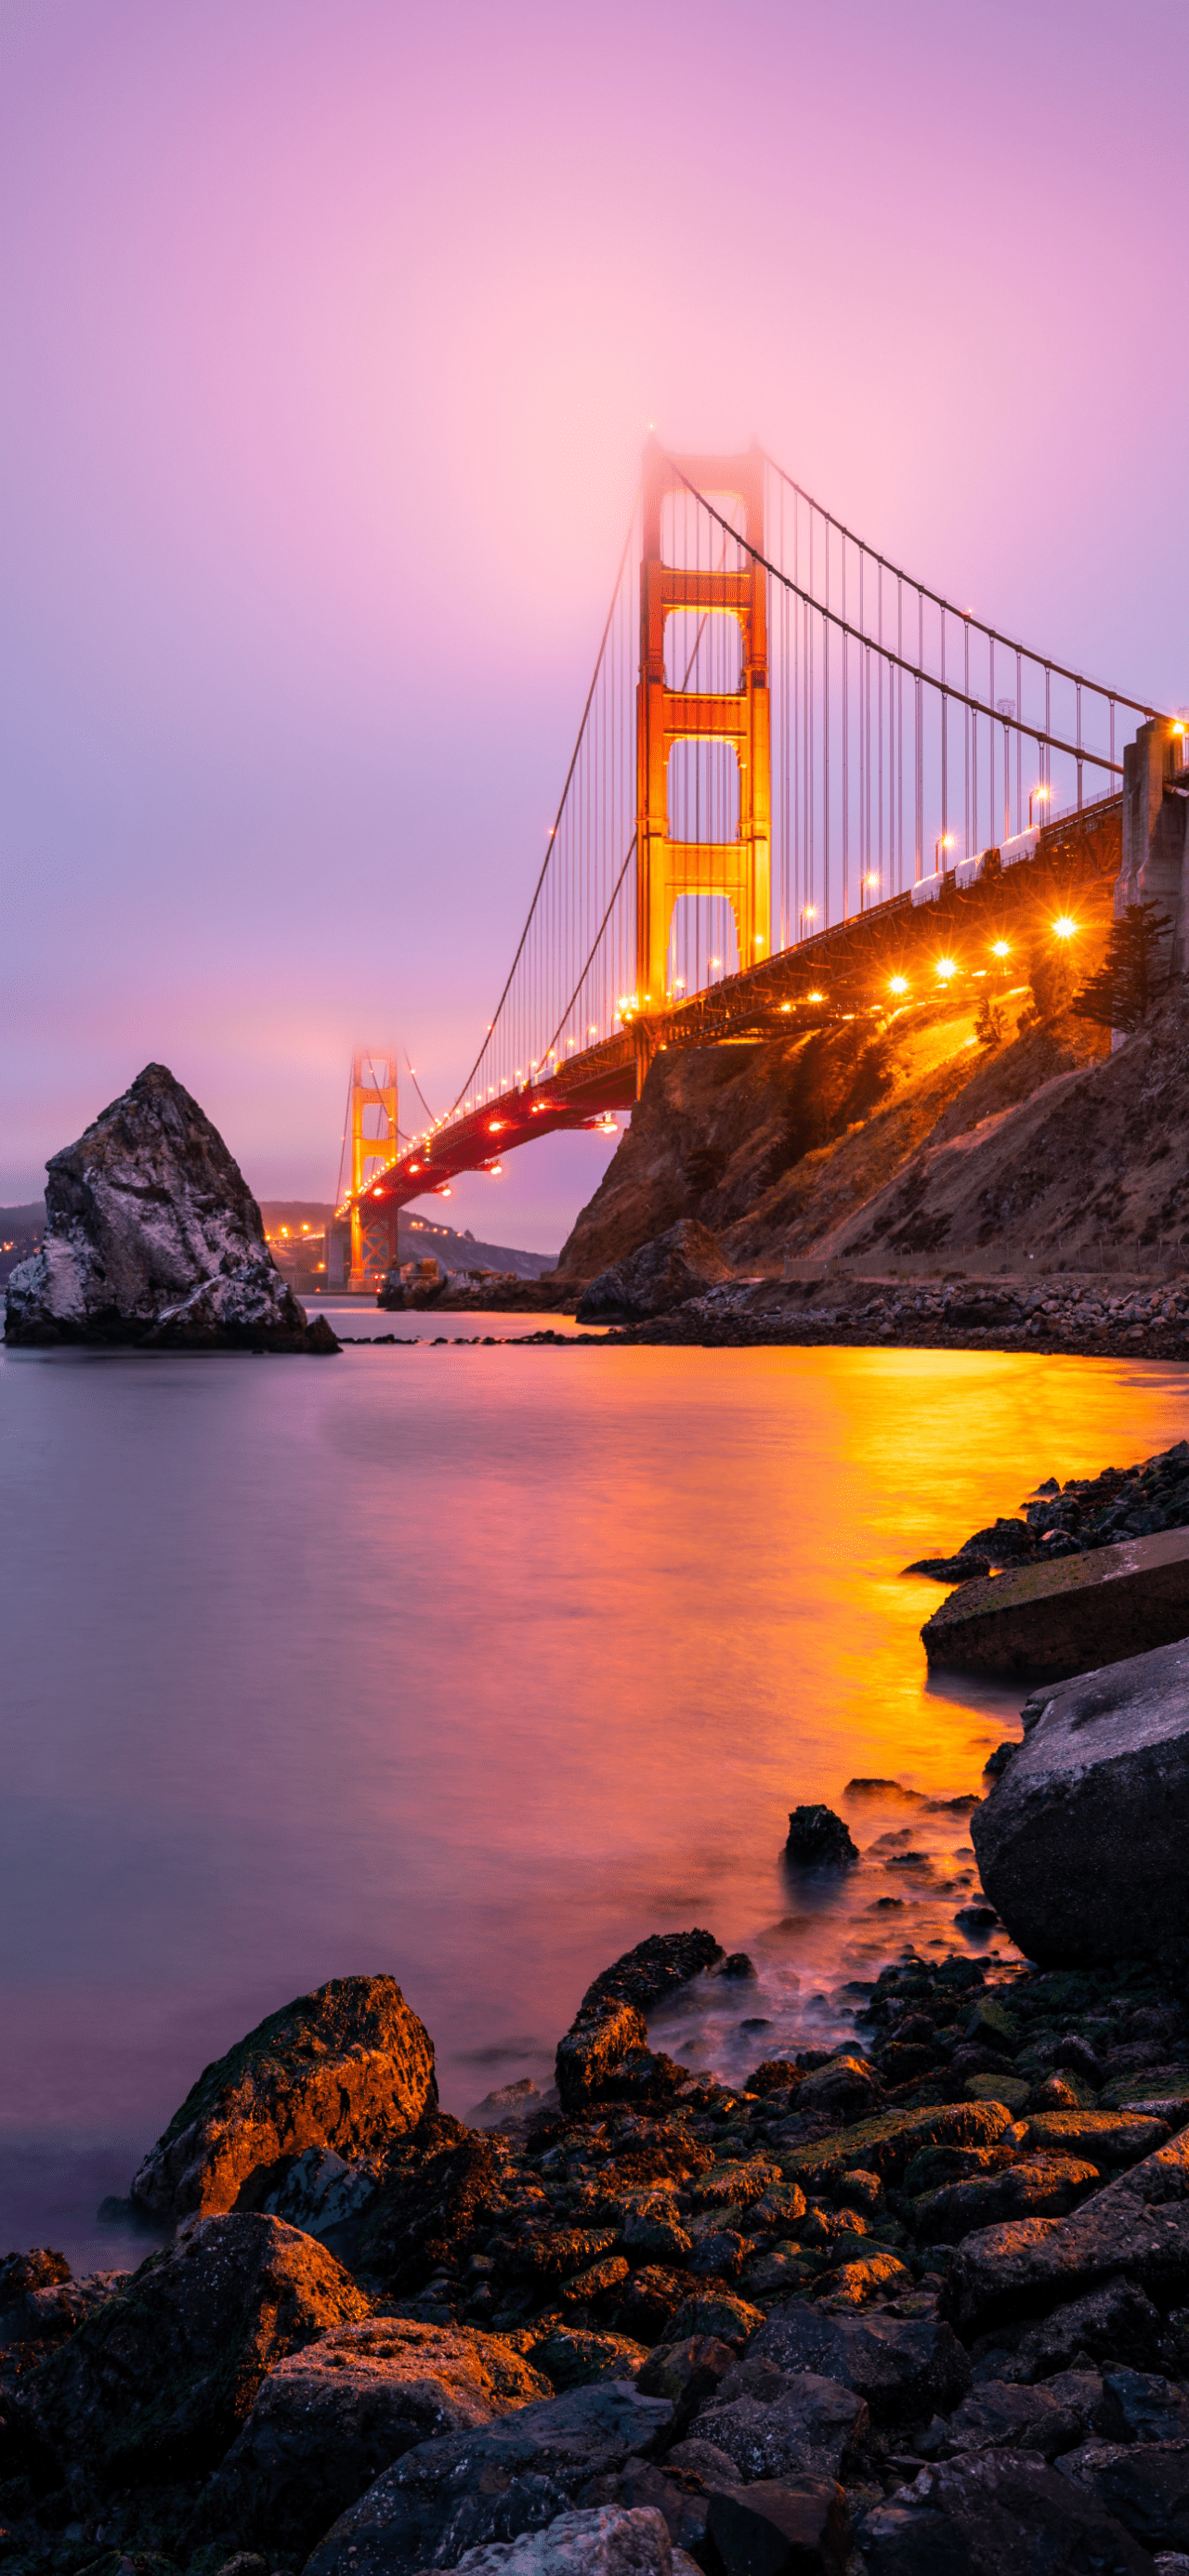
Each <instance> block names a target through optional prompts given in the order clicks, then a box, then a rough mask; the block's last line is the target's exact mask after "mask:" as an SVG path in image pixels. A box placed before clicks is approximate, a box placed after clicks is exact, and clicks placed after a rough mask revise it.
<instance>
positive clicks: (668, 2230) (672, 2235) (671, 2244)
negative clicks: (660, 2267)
mask: <svg viewBox="0 0 1189 2576" xmlns="http://www.w3.org/2000/svg"><path fill="white" fill-rule="evenodd" d="M623 2241H624V2244H625V2246H626V2247H627V2250H628V2254H629V2257H630V2258H631V2260H632V2261H633V2262H637V2261H639V2259H640V2258H641V2256H643V2257H645V2258H646V2259H647V2260H649V2261H655V2262H659V2263H674V2264H683V2263H688V2261H689V2258H690V2255H691V2253H692V2252H693V2239H692V2237H691V2236H690V2235H689V2234H688V2233H687V2231H686V2229H685V2228H684V2227H683V2226H682V2224H681V2220H680V2218H679V2216H678V2214H677V2203H676V2200H675V2199H674V2197H673V2195H672V2193H671V2192H649V2193H648V2194H647V2195H646V2196H645V2197H644V2198H642V2199H641V2200H638V2201H637V2202H636V2204H635V2207H634V2208H631V2209H629V2210H628V2213H627V2216H626V2218H625V2220H624V2228H623Z"/></svg>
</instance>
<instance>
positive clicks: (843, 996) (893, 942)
mask: <svg viewBox="0 0 1189 2576" xmlns="http://www.w3.org/2000/svg"><path fill="white" fill-rule="evenodd" d="M1121 855H1122V798H1121V797H1120V796H1117V795H1116V796H1110V797H1105V798H1103V799H1101V800H1100V801H1099V802H1098V803H1097V804H1095V805H1093V806H1088V807H1087V808H1086V809H1085V810H1084V811H1083V812H1082V813H1078V814H1072V815H1065V816H1062V817H1059V818H1058V819H1057V820H1055V821H1054V822H1053V823H1052V824H1049V825H1046V827H1045V828H1044V829H1043V830H1042V832H1041V833H1040V836H1039V840H1038V843H1037V847H1036V851H1035V854H1034V856H1032V857H1031V858H1029V859H1026V860H1021V861H1020V862H1019V863H1018V864H1017V865H1016V866H1015V867H1012V868H1009V869H1004V870H1003V871H1002V873H1000V872H999V870H998V869H996V868H992V869H991V870H989V871H988V870H986V869H984V872H983V873H982V874H981V875H980V876H979V877H978V878H977V879H976V880H975V882H974V883H973V884H970V885H965V886H960V885H959V884H958V883H957V880H956V878H951V879H949V880H947V882H946V883H945V885H944V887H943V889H942V891H941V893H940V894H939V896H938V897H937V899H936V900H935V901H933V902H929V903H914V901H913V897H912V894H911V892H910V893H907V894H901V895H895V896H893V897H892V898H891V900H890V901H889V902H886V903H880V904H873V905H871V906H870V908H869V909H868V910H867V911H865V912H862V913H858V914H855V915H854V916H853V917H852V918H851V919H850V920H849V921H845V922H839V923H837V924H836V925H835V926H834V928H832V929H823V930H820V931H817V932H815V933H814V935H813V937H812V938H810V939H803V940H801V941H799V942H798V944H797V946H796V947H795V948H785V949H779V950H778V951H777V952H776V954H775V955H774V956H772V957H769V958H768V959H766V961H765V962H764V964H763V965H762V966H752V967H749V968H748V969H747V970H746V971H745V972H742V973H740V974H737V975H731V976H726V977H724V979H723V980H722V982H721V983H718V984H712V985H710V986H709V987H708V988H707V989H706V990H705V991H704V992H700V993H695V994H692V995H691V996H690V998H689V1000H688V1001H684V1002H677V1003H672V1004H671V1005H670V1007H669V1008H668V1009H667V1010H664V1011H657V1012H652V1013H650V1014H649V1015H648V1017H647V1019H643V1018H641V1019H637V1020H635V1021H633V1022H632V1023H631V1024H630V1025H628V1026H626V1027H624V1028H622V1029H620V1030H619V1031H617V1033H616V1035H615V1036H614V1037H611V1038H605V1039H603V1040H602V1041H601V1042H600V1043H599V1044H598V1045H597V1046H592V1047H586V1048H583V1049H582V1050H581V1051H576V1052H575V1053H574V1054H573V1055H571V1056H569V1057H568V1058H566V1059H564V1060H559V1061H558V1062H557V1063H556V1064H555V1065H554V1066H553V1067H552V1068H551V1069H550V1070H548V1071H547V1072H540V1073H538V1075H537V1077H536V1079H535V1081H534V1082H532V1083H526V1084H524V1085H523V1087H521V1088H519V1089H517V1090H513V1091H506V1092H503V1093H501V1094H499V1095H498V1096H497V1097H492V1098H490V1099H488V1100H486V1101H484V1102H482V1103H479V1102H476V1103H475V1105H474V1106H473V1107H472V1108H471V1109H469V1110H467V1109H463V1110H462V1111H460V1112H457V1113H455V1114H453V1115H452V1116H451V1117H450V1118H448V1119H445V1120H443V1122H442V1124H441V1125H440V1126H439V1127H436V1128H435V1129H434V1130H433V1132H432V1134H431V1135H430V1136H429V1137H428V1138H423V1139H422V1141H421V1142H420V1143H418V1144H415V1145H412V1146H410V1147H409V1149H408V1151H407V1153H405V1154H402V1155H401V1156H400V1158H399V1160H398V1161H397V1162H395V1163H393V1164H391V1165H390V1167H389V1169H388V1170H387V1171H386V1172H385V1173H383V1175H382V1176H381V1178H380V1179H379V1180H378V1181H375V1182H373V1183H372V1184H371V1186H370V1187H369V1189H368V1190H367V1191H366V1193H365V1194H364V1196H365V1198H366V1201H367V1204H368V1213H369V1215H374V1216H379V1215H380V1214H381V1213H382V1214H384V1215H387V1216H388V1217H389V1218H390V1220H391V1226H392V1229H393V1233H394V1234H395V1225H396V1216H397V1211H398V1210H399V1209H400V1208H402V1207H407V1206H408V1205H409V1203H410V1201H411V1200H413V1199H418V1198H423V1197H424V1196H425V1195H426V1194H427V1193H428V1192H431V1191H434V1190H439V1189H441V1188H442V1186H443V1184H445V1183H448V1182H449V1181H451V1180H452V1179H454V1178H456V1177H457V1176H458V1175H459V1174H460V1173H462V1172H474V1171H482V1170H486V1169H489V1168H490V1166H491V1165H492V1164H493V1163H494V1162H495V1161H496V1160H497V1159H498V1158H499V1157H500V1156H501V1155H503V1154H506V1153H510V1152H511V1151H512V1150H513V1148H514V1147H515V1146H517V1145H525V1144H529V1143H531V1142H532V1141H533V1140H534V1138H537V1137H541V1136H549V1135H554V1134H556V1132H557V1131H558V1129H559V1128H572V1127H584V1126H591V1125H593V1124H594V1123H595V1122H596V1121H597V1120H598V1119H599V1118H601V1117H606V1116H607V1114H608V1113H609V1112H611V1111H613V1110H617V1109H618V1110H623V1109H629V1108H631V1107H632V1105H633V1103H634V1102H635V1100H636V1099H637V1097H638V1094H639V1086H640V1081H641V1079H642V1077H643V1074H644V1072H645V1071H646V1070H647V1066H648V1064H649V1063H650V1062H651V1060H652V1058H653V1056H654V1055H656V1054H658V1053H660V1052H661V1051H662V1050H663V1049H665V1048H668V1047H691V1046H715V1045H722V1044H724V1043H735V1044H739V1043H741V1042H745V1041H747V1040H749V1039H751V1040H759V1039H763V1038H771V1037H776V1036H779V1035H781V1034H782V1033H783V1034H786V1035H787V1034H789V1033H790V1032H792V1031H797V1032H800V1031H808V1030H810V1029H812V1028H818V1027H822V1026H824V1025H827V1024H831V1023H833V1022H835V1021H838V1020H842V1019H846V1018H855V1017H857V1015H858V1014H859V1013H860V1012H866V1011H873V1010H880V1009H886V1008H887V1006H888V1003H889V999H891V998H892V997H891V996H890V994H889V986H890V983H891V979H892V978H893V977H899V976H903V978H904V980H905V985H906V987H907V988H908V989H907V993H906V995H905V998H906V999H908V998H910V997H915V998H916V999H918V1000H919V999H920V998H921V992H922V978H923V977H925V976H928V978H929V983H928V986H927V988H926V989H928V990H929V991H930V992H935V991H936V989H937V975H936V970H937V964H938V960H939V959H941V958H943V957H948V958H952V959H953V960H954V967H955V978H954V981H955V983H956V984H957V985H958V986H961V985H962V984H963V983H964V982H968V981H969V980H970V979H972V978H973V977H974V976H975V975H976V974H978V973H979V972H980V971H981V972H982V973H985V972H986V971H987V957H988V951H989V949H990V946H991V943H992V941H994V940H996V939H1000V938H1002V939H1005V940H1007V941H1008V943H1009V949H1014V948H1016V947H1017V946H1018V943H1019V940H1020V937H1021V935H1022V934H1027V933H1029V932H1031V930H1032V928H1033V926H1034V925H1035V927H1036V928H1038V929H1039V928H1040V927H1041V926H1042V925H1043V921H1044V919H1045V917H1046V915H1050V916H1051V914H1052V913H1053V911H1055V910H1056V911H1060V910H1062V909H1066V908H1068V905H1069V903H1070V902H1071V900H1072V899H1073V898H1074V896H1075V894H1076V890H1077V888H1078V887H1079V886H1080V885H1085V884H1087V882H1088V881H1092V880H1095V879H1098V880H1101V879H1103V878H1105V877H1114V876H1115V875H1117V873H1118V869H1119V865H1120V861H1121ZM1021 962H1022V961H1021ZM1005 971H1010V969H1006V970H1005ZM377 1202H378V1203H379V1204H378V1205H377Z"/></svg>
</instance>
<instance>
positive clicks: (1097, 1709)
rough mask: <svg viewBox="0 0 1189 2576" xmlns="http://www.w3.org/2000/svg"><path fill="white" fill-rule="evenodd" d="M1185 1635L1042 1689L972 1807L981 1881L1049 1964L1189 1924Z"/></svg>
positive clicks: (1015, 1933)
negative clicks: (1038, 1707) (991, 1784)
mask: <svg viewBox="0 0 1189 2576" xmlns="http://www.w3.org/2000/svg"><path fill="white" fill-rule="evenodd" d="M1187 1826H1189V1644H1184V1645H1172V1646H1160V1647H1157V1648H1156V1649H1155V1650H1154V1651H1153V1652H1152V1653H1150V1654H1146V1655H1134V1656H1131V1657H1130V1658H1128V1660H1127V1661H1125V1662H1123V1663H1116V1664H1110V1665H1107V1666H1106V1667H1105V1668H1104V1669H1102V1670H1100V1671H1098V1672H1094V1673H1089V1674H1086V1675H1084V1676H1082V1678H1080V1679H1079V1680H1076V1681H1071V1682H1065V1683H1062V1684H1060V1685H1058V1686H1057V1687H1055V1688H1054V1689H1053V1690H1052V1692H1051V1693H1050V1695H1049V1697H1048V1699H1047V1701H1046V1703H1045V1705H1044V1708H1043V1710H1042V1712H1041V1714H1040V1715H1039V1716H1038V1717H1037V1719H1036V1720H1035V1723H1034V1724H1033V1725H1032V1726H1030V1728H1029V1730H1028V1733H1027V1735H1026V1737H1025V1740H1024V1742H1023V1744H1022V1745H1021V1746H1020V1747H1019V1750H1018V1752H1017V1754H1016V1756H1015V1759H1014V1760H1013V1761H1012V1763H1011V1764H1010V1765H1009V1767H1008V1769H1007V1770H1006V1771H1005V1773H1004V1774H1003V1777H1002V1779H1001V1780H999V1781H998V1783H997V1784H996V1786H995V1788H994V1789H993V1790H992V1792H991V1795H990V1797H989V1798H987V1799H986V1800H985V1801H984V1803H983V1805H982V1806H981V1807H980V1808H979V1810H978V1812H977V1814H976V1815H975V1816H974V1817H973V1818H972V1820H971V1833H972V1836H973V1840H974V1846H975V1850H976V1853H977V1855H978V1862H979V1869H980V1872H981V1875H982V1881H983V1886H984V1887H985V1889H986V1892H987V1896H988V1898H989V1899H990V1901H991V1903H992V1904H993V1905H995V1906H996V1907H997V1909H998V1911H999V1913H1000V1915H1001V1916H1002V1918H1003V1921H1004V1923H1005V1925H1006V1926H1007V1929H1008V1931H1009V1932H1010V1933H1011V1936H1012V1938H1013V1940H1016V1941H1018V1942H1019V1944H1020V1946H1021V1948H1022V1949H1024V1950H1025V1951H1026V1952H1027V1954H1028V1956H1029V1957H1030V1958H1033V1959H1037V1960H1039V1961H1041V1962H1042V1963H1043V1964H1051V1965H1054V1966H1061V1965H1070V1966H1076V1965H1087V1964H1090V1963H1093V1962H1096V1961H1099V1960H1101V1961H1105V1962H1111V1961H1114V1960H1115V1959H1117V1958H1119V1957H1121V1956H1125V1957H1132V1956H1135V1955H1136V1954H1139V1953H1144V1952H1149V1951H1152V1950H1155V1949H1158V1948H1159V1947H1160V1946H1161V1944H1162V1943H1164V1942H1167V1941H1168V1940H1169V1939H1170V1938H1172V1937H1173V1936H1175V1935H1182V1934H1184V1933H1185V1932H1186V1931H1189V1880H1187V1879H1186V1875H1185V1872H1184V1869H1183V1867H1182V1859H1183V1853H1184V1848H1185V1836H1186V1828H1187Z"/></svg>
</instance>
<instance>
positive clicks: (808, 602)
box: [666, 456, 1159, 778]
mask: <svg viewBox="0 0 1189 2576" xmlns="http://www.w3.org/2000/svg"><path fill="white" fill-rule="evenodd" d="M666 463H668V464H670V465H671V466H672V468H673V471H674V473H675V474H679V475H680V476H681V480H682V482H683V483H684V484H685V486H686V489H687V491H689V492H692V494H693V496H694V499H695V501H698V502H700V503H701V506H702V508H703V509H704V510H705V511H707V512H708V514H709V516H710V517H711V518H712V519H716V520H717V521H718V524H719V526H720V528H729V522H728V521H727V520H726V519H724V517H723V514H722V512H721V510H716V509H715V506H714V503H713V501H708V500H707V498H706V495H705V493H704V492H699V490H698V487H697V485H696V483H691V482H690V480H689V477H688V475H687V474H685V473H684V472H683V471H682V468H681V466H680V465H679V463H678V461H677V459H676V457H675V456H670V457H668V458H666ZM777 470H778V471H779V468H778V469H777ZM822 515H823V517H824V516H825V513H824V512H823V514H822ZM835 524H837V523H836V522H835ZM729 533H730V534H731V535H732V536H733V535H734V534H735V531H734V529H733V528H731V529H729ZM738 542H739V544H740V545H741V546H745V547H746V549H747V552H748V554H749V555H750V556H751V558H752V560H753V562H754V563H757V564H759V565H760V566H761V567H762V569H763V571H765V572H766V573H770V574H771V577H772V579H773V581H778V582H780V583H782V585H783V587H784V588H785V589H786V590H789V591H791V592H792V593H793V595H794V597H795V598H797V599H799V600H802V601H803V602H804V605H805V607H806V608H807V609H811V610H812V611H813V614H814V615H815V616H816V617H820V618H822V619H824V620H825V622H826V623H827V624H828V625H830V626H836V627H837V628H838V629H839V632H840V633H841V634H843V635H850V636H852V637H853V638H854V639H855V641H856V642H858V643H861V644H863V645H865V646H866V648H867V650H868V652H873V653H877V654H879V655H881V656H882V658H883V660H884V661H885V662H890V663H891V664H893V666H894V667H895V669H896V670H898V671H907V672H908V674H909V676H910V678H911V679H914V680H922V681H923V682H924V684H925V686H926V688H930V689H936V690H937V692H938V694H939V696H940V697H942V698H945V699H952V700H953V703H954V705H955V706H958V707H966V708H968V709H970V710H972V711H973V712H974V714H975V715H980V716H985V715H986V714H987V713H988V708H987V702H986V700H985V698H976V697H972V696H971V695H970V694H969V693H968V692H967V691H966V690H965V689H959V688H955V686H954V684H953V682H952V680H947V679H944V678H941V679H939V678H938V677H937V674H936V673H935V672H933V671H926V670H924V669H922V668H921V667H920V666H919V665H918V664H917V663H915V662H909V661H906V660H905V657H904V655H903V654H902V653H894V652H893V651H892V648H891V646H890V644H879V643H877V642H876V640H875V638H874V637H873V636H871V635H865V634H864V633H863V632H862V629H861V628H860V627H858V626H851V625H849V624H848V622H847V620H846V619H845V618H844V617H840V616H839V615H838V613H837V610H836V609H833V608H827V607H826V605H825V603H824V601H823V600H820V599H818V598H816V597H815V595H814V593H813V592H812V591H808V590H805V589H804V588H803V587H802V585H801V584H800V582H797V581H794V580H793V579H792V578H791V576H790V575H789V574H788V573H787V572H782V570H781V568H780V565H779V564H774V563H773V562H772V561H771V560H770V558H769V557H768V556H767V555H766V554H763V553H762V552H761V550H760V548H759V546H755V545H753V544H752V542H751V539H750V537H746V536H741V537H740V538H739V540H738ZM858 542H859V540H858V539H857V538H856V539H855V540H854V543H855V544H858ZM867 552H868V553H871V549H870V548H868V549H867ZM872 560H873V561H875V560H877V558H876V557H875V556H874V555H872ZM888 569H889V570H891V569H893V567H891V566H889V567H888ZM925 596H926V597H927V598H936V593H935V592H932V591H928V592H926V593H925ZM940 604H941V606H942V608H943V610H944V611H945V612H946V613H947V614H949V615H950V616H959V617H960V616H961V614H962V612H961V610H960V609H948V610H947V609H946V603H945V602H944V601H942V602H941V603H940ZM969 622H970V623H971V624H976V623H977V620H975V619H971V620H970V621H969ZM989 631H990V630H989V629H988V628H984V629H983V632H984V633H989ZM1004 640H1005V639H1004V638H1003V637H1000V638H999V641H1000V642H1003V641H1004ZM1020 649H1021V651H1024V652H1026V651H1027V647H1026V646H1021V648H1020ZM1041 658H1042V657H1041V656H1040V655H1039V654H1036V655H1030V656H1029V659H1031V660H1036V661H1040V660H1041ZM1047 667H1048V668H1049V669H1050V670H1054V671H1055V670H1056V669H1057V668H1058V665H1057V664H1056V663H1055V662H1053V663H1051V664H1049V665H1048V666H1047ZM1085 685H1086V686H1087V687H1088V688H1092V689H1095V690H1096V691H1097V690H1098V683H1097V681H1095V680H1090V681H1087V682H1086V684H1085ZM1099 694H1101V695H1102V696H1103V697H1110V696H1111V695H1114V697H1115V700H1116V703H1117V704H1118V705H1120V706H1128V707H1131V708H1133V709H1135V710H1137V711H1138V712H1139V713H1140V714H1143V715H1158V714H1159V709H1157V708H1154V707H1144V706H1142V705H1141V702H1140V700H1139V699H1138V698H1124V697H1122V696H1121V695H1120V694H1119V692H1118V691H1114V692H1112V691H1110V690H1108V689H1103V690H1101V691H1100V692H1099ZM992 712H993V711H992ZM1002 722H1003V723H1004V724H1006V725H1010V726H1011V727H1012V729H1013V730H1014V731H1015V732H1016V733H1021V734H1027V736H1028V739H1029V741H1030V742H1036V743H1046V744H1047V745H1048V747H1049V749H1050V750H1051V751H1060V752H1064V753H1065V754H1066V755H1067V756H1068V758H1069V759H1070V760H1083V761H1085V760H1088V761H1089V762H1090V764H1091V766H1092V767H1093V768H1095V769H1108V770H1110V771H1111V772H1112V774H1113V775H1114V776H1115V777H1118V778H1121V777H1122V775H1123V764H1122V761H1120V760H1110V759H1108V758H1107V756H1106V754H1105V753H1103V752H1099V751H1088V750H1087V749H1086V747H1085V745H1084V744H1080V745H1079V744H1078V743H1076V742H1066V741H1065V740H1064V738H1063V736H1062V735H1060V734H1056V733H1048V732H1046V731H1045V730H1044V728H1043V727H1042V726H1039V725H1031V724H1025V723H1024V721H1023V719H1022V718H1021V717H1019V716H1004V717H1003V718H1002Z"/></svg>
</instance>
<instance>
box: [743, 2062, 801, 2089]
mask: <svg viewBox="0 0 1189 2576" xmlns="http://www.w3.org/2000/svg"><path fill="white" fill-rule="evenodd" d="M800 2081H801V2069H800V2067H799V2066H797V2065H796V2064H795V2063H794V2061H793V2059H792V2058H791V2057H766V2058H765V2059H764V2061H763V2064H762V2065H760V2066H756V2067H753V2069H752V2072H751V2074H750V2075H749V2076H748V2078H747V2081H746V2083H745V2085H744V2088H743V2089H744V2092H745V2093H759V2094H761V2095H763V2094H768V2093H787V2092H788V2091H789V2089H790V2087H791V2088H794V2089H795V2088H796V2086H797V2085H799V2084H800Z"/></svg>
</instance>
